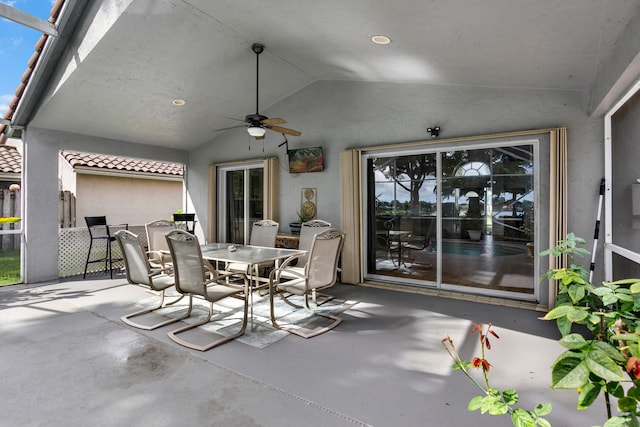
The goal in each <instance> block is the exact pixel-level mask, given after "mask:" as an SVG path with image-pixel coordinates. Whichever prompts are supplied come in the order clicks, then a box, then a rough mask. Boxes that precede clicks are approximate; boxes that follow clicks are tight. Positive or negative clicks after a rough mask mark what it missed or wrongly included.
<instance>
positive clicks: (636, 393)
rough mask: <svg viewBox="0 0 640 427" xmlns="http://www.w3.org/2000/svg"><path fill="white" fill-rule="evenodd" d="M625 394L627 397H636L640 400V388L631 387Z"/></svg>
mask: <svg viewBox="0 0 640 427" xmlns="http://www.w3.org/2000/svg"><path fill="white" fill-rule="evenodd" d="M612 394H613V393H612ZM627 396H629V397H631V398H633V399H636V400H640V388H638V387H631V388H630V389H629V391H627ZM616 397H618V396H616Z"/></svg>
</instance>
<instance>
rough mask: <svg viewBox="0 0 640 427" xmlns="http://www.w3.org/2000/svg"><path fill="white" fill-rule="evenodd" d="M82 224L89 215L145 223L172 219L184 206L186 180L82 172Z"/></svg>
mask: <svg viewBox="0 0 640 427" xmlns="http://www.w3.org/2000/svg"><path fill="white" fill-rule="evenodd" d="M76 187H77V193H76V200H77V202H76V217H77V218H78V227H81V226H83V225H84V217H85V216H103V215H104V216H106V217H107V221H108V222H109V223H110V224H123V223H126V224H129V225H143V224H146V223H148V222H151V221H154V220H157V219H170V217H171V214H172V213H174V212H175V211H177V210H178V209H182V181H163V180H152V179H143V178H126V177H115V176H101V175H85V174H78V175H77V178H76Z"/></svg>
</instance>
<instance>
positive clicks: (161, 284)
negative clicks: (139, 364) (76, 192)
mask: <svg viewBox="0 0 640 427" xmlns="http://www.w3.org/2000/svg"><path fill="white" fill-rule="evenodd" d="M115 238H116V240H117V241H118V245H120V250H121V251H122V255H123V258H124V269H125V273H126V275H127V282H129V283H130V284H132V285H140V286H144V287H147V288H149V289H150V290H152V291H155V292H157V293H159V296H160V299H159V301H158V303H157V304H156V305H154V306H153V307H151V308H146V309H144V310H140V311H136V312H134V313H131V314H127V315H125V316H122V317H121V318H120V320H122V321H123V322H124V323H126V324H127V325H129V326H133V327H134V328H138V329H144V330H147V331H151V330H153V329H157V328H160V327H162V326H165V325H169V324H171V323H175V322H178V321H180V320H182V319H185V318H187V317H188V316H189V314H190V313H187V314H186V315H184V316H182V317H178V318H171V319H168V320H164V321H162V322H159V323H155V324H153V325H145V324H142V323H137V322H134V321H132V320H131V319H132V318H134V317H138V316H142V315H144V314H148V313H151V312H153V311H155V310H157V309H159V308H162V307H163V306H164V299H165V291H166V290H167V289H169V288H171V287H173V285H174V281H173V277H171V276H170V275H168V274H165V273H166V270H161V269H152V268H151V267H150V265H149V259H148V258H147V256H146V255H145V253H144V250H143V247H142V242H140V238H139V237H138V236H136V235H135V234H133V233H132V232H130V231H128V230H119V231H118V232H116V234H115ZM180 299H182V295H181V296H180V297H179V298H178V299H176V300H175V301H172V302H171V303H168V304H166V305H172V304H175V303H176V302H178V301H180Z"/></svg>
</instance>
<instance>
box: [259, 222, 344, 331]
mask: <svg viewBox="0 0 640 427" xmlns="http://www.w3.org/2000/svg"><path fill="white" fill-rule="evenodd" d="M344 238H345V233H344V232H342V231H340V230H338V229H336V228H329V229H327V230H325V231H322V232H320V233H318V234H316V235H315V236H314V239H313V242H312V244H311V249H310V250H309V262H308V263H307V264H306V266H305V268H304V273H303V274H300V273H298V272H297V271H294V270H290V269H288V268H287V267H280V268H275V269H274V270H273V271H271V274H270V275H269V307H270V313H271V323H272V324H273V326H274V327H276V328H278V329H282V330H285V331H288V332H291V333H292V334H295V335H299V336H301V337H304V338H311V337H315V336H316V335H319V334H322V333H324V332H327V331H329V330H331V329H333V328H335V327H336V326H338V325H339V324H340V323H341V322H342V319H341V318H339V317H338V316H334V315H331V314H326V313H321V312H318V311H315V310H313V309H312V308H311V307H310V305H309V298H310V297H311V296H312V294H313V291H314V290H320V289H325V288H328V287H329V286H333V285H334V284H335V282H336V279H337V274H338V261H339V259H340V254H341V252H342V246H343V244H344ZM284 272H286V273H287V274H288V275H291V276H294V277H296V278H295V279H292V280H288V281H286V282H281V281H280V277H282V273H284ZM276 294H278V295H279V296H280V297H281V298H282V299H283V300H284V301H285V302H286V303H287V304H289V305H290V306H292V307H295V308H303V307H302V306H299V305H297V304H294V303H293V302H291V301H290V297H291V296H293V295H297V296H302V297H303V300H304V309H305V310H306V311H307V312H309V313H311V314H313V315H315V316H320V317H324V318H327V319H330V320H333V322H332V323H331V324H329V325H328V326H320V327H317V328H315V329H311V330H310V329H307V328H304V327H301V326H295V325H292V324H289V325H280V324H278V321H277V319H276V316H275V310H274V304H273V299H274V297H275V295H276Z"/></svg>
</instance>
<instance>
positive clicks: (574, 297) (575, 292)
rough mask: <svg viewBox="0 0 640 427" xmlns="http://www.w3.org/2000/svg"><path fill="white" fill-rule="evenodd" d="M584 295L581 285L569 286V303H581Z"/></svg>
mask: <svg viewBox="0 0 640 427" xmlns="http://www.w3.org/2000/svg"><path fill="white" fill-rule="evenodd" d="M584 293H585V292H584V286H582V285H573V286H569V297H571V301H573V303H574V304H577V303H578V302H580V301H582V299H583V298H584Z"/></svg>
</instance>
